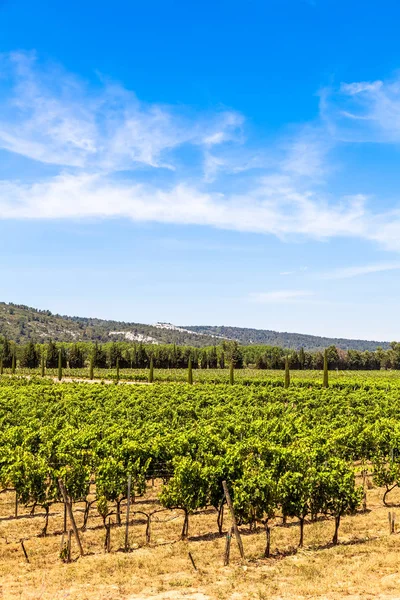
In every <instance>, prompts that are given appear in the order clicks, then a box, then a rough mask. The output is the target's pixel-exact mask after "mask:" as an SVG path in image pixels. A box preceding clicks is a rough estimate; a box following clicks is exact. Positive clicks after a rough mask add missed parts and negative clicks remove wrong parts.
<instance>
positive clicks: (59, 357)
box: [58, 348, 62, 381]
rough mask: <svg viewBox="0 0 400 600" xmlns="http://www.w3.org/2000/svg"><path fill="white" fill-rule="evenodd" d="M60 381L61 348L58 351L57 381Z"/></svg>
mask: <svg viewBox="0 0 400 600" xmlns="http://www.w3.org/2000/svg"><path fill="white" fill-rule="evenodd" d="M61 379H62V354H61V348H60V349H59V350H58V381H61Z"/></svg>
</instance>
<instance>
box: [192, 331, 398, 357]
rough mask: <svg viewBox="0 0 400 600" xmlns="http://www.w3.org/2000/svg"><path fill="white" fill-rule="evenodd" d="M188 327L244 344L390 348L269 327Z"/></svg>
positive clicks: (365, 342) (372, 342)
mask: <svg viewBox="0 0 400 600" xmlns="http://www.w3.org/2000/svg"><path fill="white" fill-rule="evenodd" d="M185 327H186V328H187V329H190V330H191V331H194V332H196V333H202V334H203V335H215V336H220V337H221V338H228V339H230V340H237V341H238V342H240V343H241V344H244V345H253V344H254V345H268V346H279V347H281V348H293V349H295V350H299V349H300V348H304V350H321V349H323V348H327V347H328V346H336V348H339V349H341V350H360V351H364V350H369V351H373V350H376V348H379V347H381V348H383V349H387V348H389V343H388V342H376V341H369V340H351V339H344V338H329V337H320V336H316V335H307V334H304V333H286V332H281V331H270V330H267V329H248V328H245V327H225V326H209V325H205V326H199V325H195V326H185Z"/></svg>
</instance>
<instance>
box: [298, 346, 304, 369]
mask: <svg viewBox="0 0 400 600" xmlns="http://www.w3.org/2000/svg"><path fill="white" fill-rule="evenodd" d="M305 364H306V355H305V352H304V348H303V347H301V348H300V350H299V365H300V369H304V366H305Z"/></svg>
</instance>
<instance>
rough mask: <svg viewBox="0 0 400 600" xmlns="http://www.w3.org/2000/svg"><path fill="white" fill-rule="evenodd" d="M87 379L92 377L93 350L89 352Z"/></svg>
mask: <svg viewBox="0 0 400 600" xmlns="http://www.w3.org/2000/svg"><path fill="white" fill-rule="evenodd" d="M89 379H93V352H91V353H90V362H89Z"/></svg>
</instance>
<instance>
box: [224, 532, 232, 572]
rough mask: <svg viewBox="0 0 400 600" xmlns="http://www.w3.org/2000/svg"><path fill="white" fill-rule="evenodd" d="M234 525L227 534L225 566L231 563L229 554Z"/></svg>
mask: <svg viewBox="0 0 400 600" xmlns="http://www.w3.org/2000/svg"><path fill="white" fill-rule="evenodd" d="M232 533H233V527H231V529H230V530H229V531H228V533H227V534H226V542H225V554H224V567H227V566H228V565H229V555H230V552H231V539H232Z"/></svg>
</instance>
